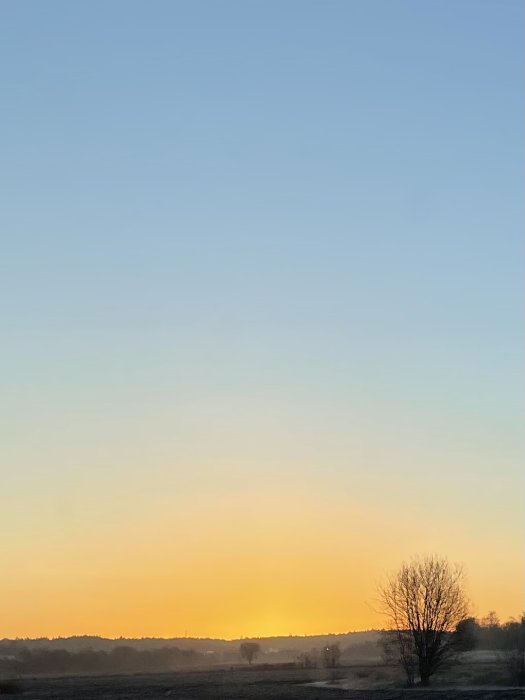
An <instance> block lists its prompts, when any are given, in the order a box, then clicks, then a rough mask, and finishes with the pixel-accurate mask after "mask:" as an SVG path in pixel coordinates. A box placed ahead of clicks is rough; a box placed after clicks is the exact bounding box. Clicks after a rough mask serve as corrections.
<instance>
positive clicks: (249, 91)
mask: <svg viewBox="0 0 525 700" xmlns="http://www.w3.org/2000/svg"><path fill="white" fill-rule="evenodd" d="M523 15H524V6H523V3H522V2H521V1H518V0H505V1H504V2H498V1H496V0H462V2H454V1H453V0H447V1H443V0H439V1H438V0H426V1H425V2H421V1H420V0H352V2H348V1H346V0H330V2H320V1H319V0H316V1H312V0H300V1H299V0H285V1H284V2H283V1H281V0H264V1H263V0H253V1H252V2H244V1H240V0H225V1H224V2H221V3H217V2H213V1H212V0H206V1H204V0H191V1H190V0H175V1H172V0H155V2H146V0H140V1H137V0H109V2H108V1H107V0H104V1H102V0H90V2H88V3H71V2H67V1H65V0H49V1H48V2H46V3H42V2H38V1H37V0H19V1H17V2H3V3H2V4H1V5H0V79H1V84H2V109H1V112H0V124H1V136H0V148H1V157H0V177H1V187H0V230H1V231H2V233H1V248H0V280H1V282H0V284H1V290H2V291H1V296H0V304H1V315H0V318H1V321H0V323H1V328H2V333H1V336H2V341H1V344H0V359H1V362H2V367H3V372H2V377H1V385H0V391H1V395H2V401H1V402H0V430H1V440H0V445H1V447H0V453H1V461H0V463H1V467H0V469H1V470H2V471H1V478H2V491H3V503H2V508H1V509H0V529H1V532H2V533H3V534H2V536H1V538H0V542H1V545H2V561H3V564H4V565H3V572H2V576H1V578H0V620H1V629H0V636H2V637H6V636H39V635H46V636H58V635H72V634H101V635H106V636H113V637H117V636H120V635H123V636H178V635H190V636H215V637H227V638H235V637H240V636H251V635H261V636H264V635H274V634H275V635H277V634H288V633H293V634H314V633H325V632H343V631H347V630H354V629H366V628H370V627H374V626H381V624H382V620H381V618H380V616H379V615H378V613H377V611H376V608H377V606H376V604H375V600H376V587H377V584H378V582H380V581H381V580H382V578H383V577H384V576H385V574H386V573H388V572H390V571H392V570H393V569H395V568H396V567H397V566H398V565H399V564H400V563H401V562H402V561H404V560H407V559H409V558H410V557H411V556H413V555H416V554H421V555H425V554H429V553H430V554H431V553H437V554H440V555H443V556H447V557H448V558H449V559H450V560H451V561H453V562H456V561H457V562H462V563H463V564H464V565H465V570H466V572H467V585H468V591H469V594H470V597H471V598H472V602H473V608H472V610H473V613H474V614H476V615H479V616H482V615H485V614H486V613H487V611H488V610H496V611H498V613H499V614H500V616H501V617H502V618H503V619H505V618H507V617H508V616H511V615H518V614H519V613H520V612H521V611H522V610H523V608H524V607H525V601H524V590H525V580H524V545H525V537H524V524H525V508H524V492H525V477H524V474H523V469H522V466H523V465H522V459H523V447H524V440H523V430H522V422H523V417H524V411H523V408H524V406H523V396H522V379H523V375H522V369H521V367H522V363H523V325H522V310H523V309H522V295H523V262H522V258H523V252H524V251H523V241H522V230H523V223H524V217H523V206H522V188H523V158H522V154H523V132H522V124H523V117H524V114H523V90H522V84H523V53H524V52H523V38H522V33H521V27H522V24H523V19H524V17H523Z"/></svg>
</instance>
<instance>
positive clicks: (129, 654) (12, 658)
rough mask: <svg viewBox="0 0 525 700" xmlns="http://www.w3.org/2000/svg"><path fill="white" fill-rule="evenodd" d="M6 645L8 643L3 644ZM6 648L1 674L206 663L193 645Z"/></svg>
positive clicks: (102, 671) (134, 670)
mask: <svg viewBox="0 0 525 700" xmlns="http://www.w3.org/2000/svg"><path fill="white" fill-rule="evenodd" d="M3 646H4V645H3ZM14 646H15V648H14V649H11V652H13V653H8V652H9V648H7V649H6V648H5V646H4V648H3V649H2V652H1V656H0V674H3V675H4V676H5V675H8V676H25V675H30V674H35V675H40V674H51V675H52V674H57V675H60V674H91V673H96V674H105V673H107V674H118V673H159V672H163V671H170V670H173V669H176V668H187V667H191V666H195V665H197V664H198V663H199V662H201V663H202V655H200V654H198V653H197V652H195V651H192V650H191V649H177V647H162V648H159V649H151V650H138V649H134V648H133V647H130V646H117V647H115V648H114V649H112V650H111V651H109V652H107V651H94V650H90V649H86V650H84V651H76V652H70V651H67V650H66V649H28V648H26V647H20V646H19V645H16V644H15V645H14Z"/></svg>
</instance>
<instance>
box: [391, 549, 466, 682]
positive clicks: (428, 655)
mask: <svg viewBox="0 0 525 700" xmlns="http://www.w3.org/2000/svg"><path fill="white" fill-rule="evenodd" d="M379 600H380V605H381V608H382V611H383V613H384V614H385V615H386V617H387V619H388V622H389V625H390V630H391V635H392V636H391V639H393V640H394V641H395V643H396V646H397V651H398V661H399V663H400V664H401V665H402V666H403V669H404V670H405V673H406V674H407V680H408V683H409V685H410V684H413V682H414V678H413V666H414V659H416V660H417V668H418V670H419V676H420V678H421V685H425V686H426V685H428V684H429V681H430V677H431V676H432V675H433V674H434V673H435V672H436V671H437V670H438V669H439V668H440V667H441V666H443V664H445V663H446V662H447V661H450V660H451V658H452V656H453V655H454V654H455V653H456V651H457V644H456V642H457V636H456V634H455V632H456V628H457V626H458V625H459V624H460V623H461V622H463V621H464V620H465V619H466V618H467V617H468V613H469V601H468V598H467V595H466V593H465V585H464V574H463V569H462V568H461V567H460V566H457V565H452V564H449V562H448V561H447V559H445V558H442V557H437V556H431V557H426V558H424V559H419V558H415V559H413V560H412V561H411V562H410V563H408V564H407V563H403V564H402V566H401V568H400V569H399V571H398V572H397V573H395V574H394V575H393V576H391V577H389V578H388V579H387V580H386V582H385V583H384V584H383V585H382V586H380V588H379Z"/></svg>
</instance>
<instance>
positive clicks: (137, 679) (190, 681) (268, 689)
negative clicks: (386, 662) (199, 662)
mask: <svg viewBox="0 0 525 700" xmlns="http://www.w3.org/2000/svg"><path fill="white" fill-rule="evenodd" d="M360 668H361V669H363V668H364V667H360ZM374 673H375V670H374V669H372V670H371V675H369V676H366V670H361V671H359V668H357V670H356V668H350V669H344V668H342V669H336V670H335V671H326V670H311V671H310V670H300V669H293V668H292V669H275V668H266V669H265V668H257V667H254V668H251V669H243V668H238V667H236V668H233V669H218V670H211V671H210V670H208V671H183V672H182V671H181V672H176V673H170V674H158V675H137V676H111V677H82V678H46V679H22V680H19V681H17V682H16V684H15V685H13V686H11V687H9V686H8V684H7V683H6V684H4V685H3V687H4V689H5V690H8V691H18V694H17V696H16V697H18V698H23V700H70V699H77V698H78V699H79V700H157V699H158V700H161V699H164V698H168V699H171V700H423V699H424V698H433V699H434V700H452V699H453V698H458V699H459V700H518V699H519V700H523V699H524V698H525V690H524V689H523V688H505V687H491V686H488V685H487V686H486V687H484V688H483V687H474V686H469V685H465V686H463V687H446V686H444V685H440V687H437V686H436V688H433V689H430V690H418V689H413V690H403V689H402V688H392V687H390V688H387V687H384V686H385V682H384V681H383V688H379V687H373V686H374V685H376V684H377V682H378V681H377V677H376V676H374ZM345 677H346V678H350V684H351V685H353V686H354V687H352V688H341V687H339V688H337V687H328V685H332V686H333V685H334V684H335V685H337V682H338V679H342V678H345ZM354 678H355V683H354V681H353V680H352V679H354ZM323 680H324V681H326V683H327V684H328V685H320V684H319V683H320V682H322V681H323ZM312 683H313V684H312ZM367 684H368V685H369V687H368V688H367V687H365V686H366V685H367ZM347 685H348V682H347ZM356 686H362V687H356ZM1 687H2V685H1V684H0V688H1ZM6 697H8V696H7V695H6ZM12 697H13V698H14V697H15V696H14V695H13V696H12Z"/></svg>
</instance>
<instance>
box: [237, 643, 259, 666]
mask: <svg viewBox="0 0 525 700" xmlns="http://www.w3.org/2000/svg"><path fill="white" fill-rule="evenodd" d="M239 651H240V652H241V658H243V659H246V661H247V662H248V663H249V664H251V663H252V661H253V660H254V659H255V657H256V656H257V654H258V653H259V652H260V651H261V647H260V645H259V644H257V642H243V643H242V644H241V646H240V647H239Z"/></svg>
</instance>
